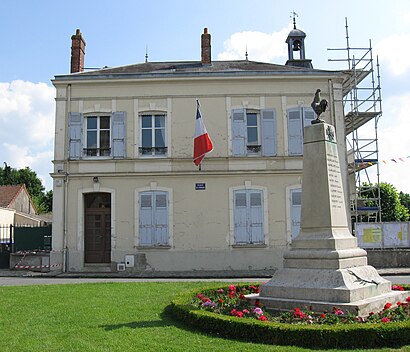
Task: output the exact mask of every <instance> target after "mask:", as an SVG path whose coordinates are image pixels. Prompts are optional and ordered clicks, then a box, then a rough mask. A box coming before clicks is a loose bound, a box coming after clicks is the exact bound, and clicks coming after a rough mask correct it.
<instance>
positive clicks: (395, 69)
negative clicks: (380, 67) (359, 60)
mask: <svg viewBox="0 0 410 352" xmlns="http://www.w3.org/2000/svg"><path fill="white" fill-rule="evenodd" d="M409 42H410V34H394V35H391V36H390V37H387V38H385V39H383V40H381V41H380V42H378V43H377V44H376V45H375V47H374V52H375V53H376V55H378V56H379V58H380V62H381V63H382V64H384V65H385V66H386V67H387V69H388V70H389V72H390V73H391V74H392V75H393V76H400V75H402V74H404V73H407V72H409V71H410V60H409V57H410V47H409V46H408V45H407V44H408V43H409Z"/></svg>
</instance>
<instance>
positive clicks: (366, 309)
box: [246, 291, 409, 317]
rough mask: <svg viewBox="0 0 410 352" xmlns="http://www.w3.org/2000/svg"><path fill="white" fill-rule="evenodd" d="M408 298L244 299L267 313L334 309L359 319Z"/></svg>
mask: <svg viewBox="0 0 410 352" xmlns="http://www.w3.org/2000/svg"><path fill="white" fill-rule="evenodd" d="M408 296H409V292H407V291H390V292H388V293H385V294H382V295H379V296H374V297H370V298H366V299H362V300H358V301H353V302H348V303H343V302H328V301H320V300H312V299H289V298H276V297H263V296H261V295H260V294H252V295H247V296H246V298H247V299H248V300H249V301H251V302H254V301H259V302H260V303H262V304H263V305H264V307H265V308H266V309H267V310H268V311H273V312H285V311H292V310H293V309H294V308H300V309H301V310H302V311H303V310H307V311H311V312H315V313H332V312H333V309H334V308H335V307H336V308H338V309H340V310H342V311H343V312H344V313H345V314H347V313H350V314H354V315H356V316H359V317H366V316H368V315H369V314H370V313H372V312H373V313H376V312H379V311H381V310H383V308H384V305H385V304H386V303H387V302H390V303H392V304H393V305H394V304H395V303H397V302H399V301H401V302H404V301H405V299H406V297H408Z"/></svg>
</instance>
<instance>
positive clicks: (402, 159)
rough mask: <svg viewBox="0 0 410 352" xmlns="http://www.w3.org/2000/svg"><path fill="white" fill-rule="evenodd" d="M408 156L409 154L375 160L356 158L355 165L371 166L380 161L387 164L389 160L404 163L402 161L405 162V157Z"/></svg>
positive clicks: (407, 157) (409, 156)
mask: <svg viewBox="0 0 410 352" xmlns="http://www.w3.org/2000/svg"><path fill="white" fill-rule="evenodd" d="M409 158H410V155H408V156H406V157H401V158H391V159H383V160H381V161H377V160H372V161H366V160H363V161H360V160H356V165H358V166H361V167H365V166H372V165H374V164H380V163H383V164H389V163H390V162H393V163H395V164H398V160H399V161H401V162H403V163H404V162H406V160H405V159H409Z"/></svg>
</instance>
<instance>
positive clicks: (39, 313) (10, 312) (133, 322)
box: [0, 282, 410, 352]
mask: <svg viewBox="0 0 410 352" xmlns="http://www.w3.org/2000/svg"><path fill="white" fill-rule="evenodd" d="M215 285H216V284H215V283H213V284H212V283H209V284H206V285H204V283H200V282H197V283H195V282H178V283H155V282H149V283H99V284H75V285H44V286H20V287H0V302H1V304H0V351H2V352H8V351H13V352H14V351H19V352H20V351H21V352H24V351H30V352H31V351H42V352H47V351H59V352H60V351H70V352H75V351H81V352H88V351H98V352H100V351H102V352H104V351H121V352H124V351H192V352H196V351H198V352H199V351H201V352H202V351H228V352H229V351H250V352H252V351H258V352H264V351H310V350H309V349H304V348H297V347H281V346H269V345H264V344H260V343H257V342H256V343H251V342H245V341H236V340H234V339H226V338H222V337H219V336H218V335H217V334H208V333H205V332H200V331H198V330H193V329H191V328H189V327H186V326H185V325H183V324H180V323H178V322H175V321H174V320H173V319H172V318H170V317H169V316H168V315H166V314H164V309H165V307H166V306H168V305H169V304H170V302H171V300H172V298H173V297H174V296H175V295H176V294H178V293H180V292H183V291H188V290H192V289H194V290H201V289H203V288H204V286H205V287H208V286H215ZM409 347H410V346H407V348H406V347H403V348H402V349H401V350H402V351H409V350H410V349H409ZM334 351H336V349H335V350H334ZM358 351H359V350H358ZM369 351H371V350H369ZM373 351H382V349H376V350H373ZM385 351H387V349H385ZM397 351H398V350H397Z"/></svg>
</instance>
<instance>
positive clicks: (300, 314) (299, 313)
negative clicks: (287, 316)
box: [293, 308, 306, 319]
mask: <svg viewBox="0 0 410 352" xmlns="http://www.w3.org/2000/svg"><path fill="white" fill-rule="evenodd" d="M293 315H294V316H295V317H297V318H300V319H303V318H304V317H306V314H305V313H303V312H302V311H301V310H300V308H294V309H293Z"/></svg>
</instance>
